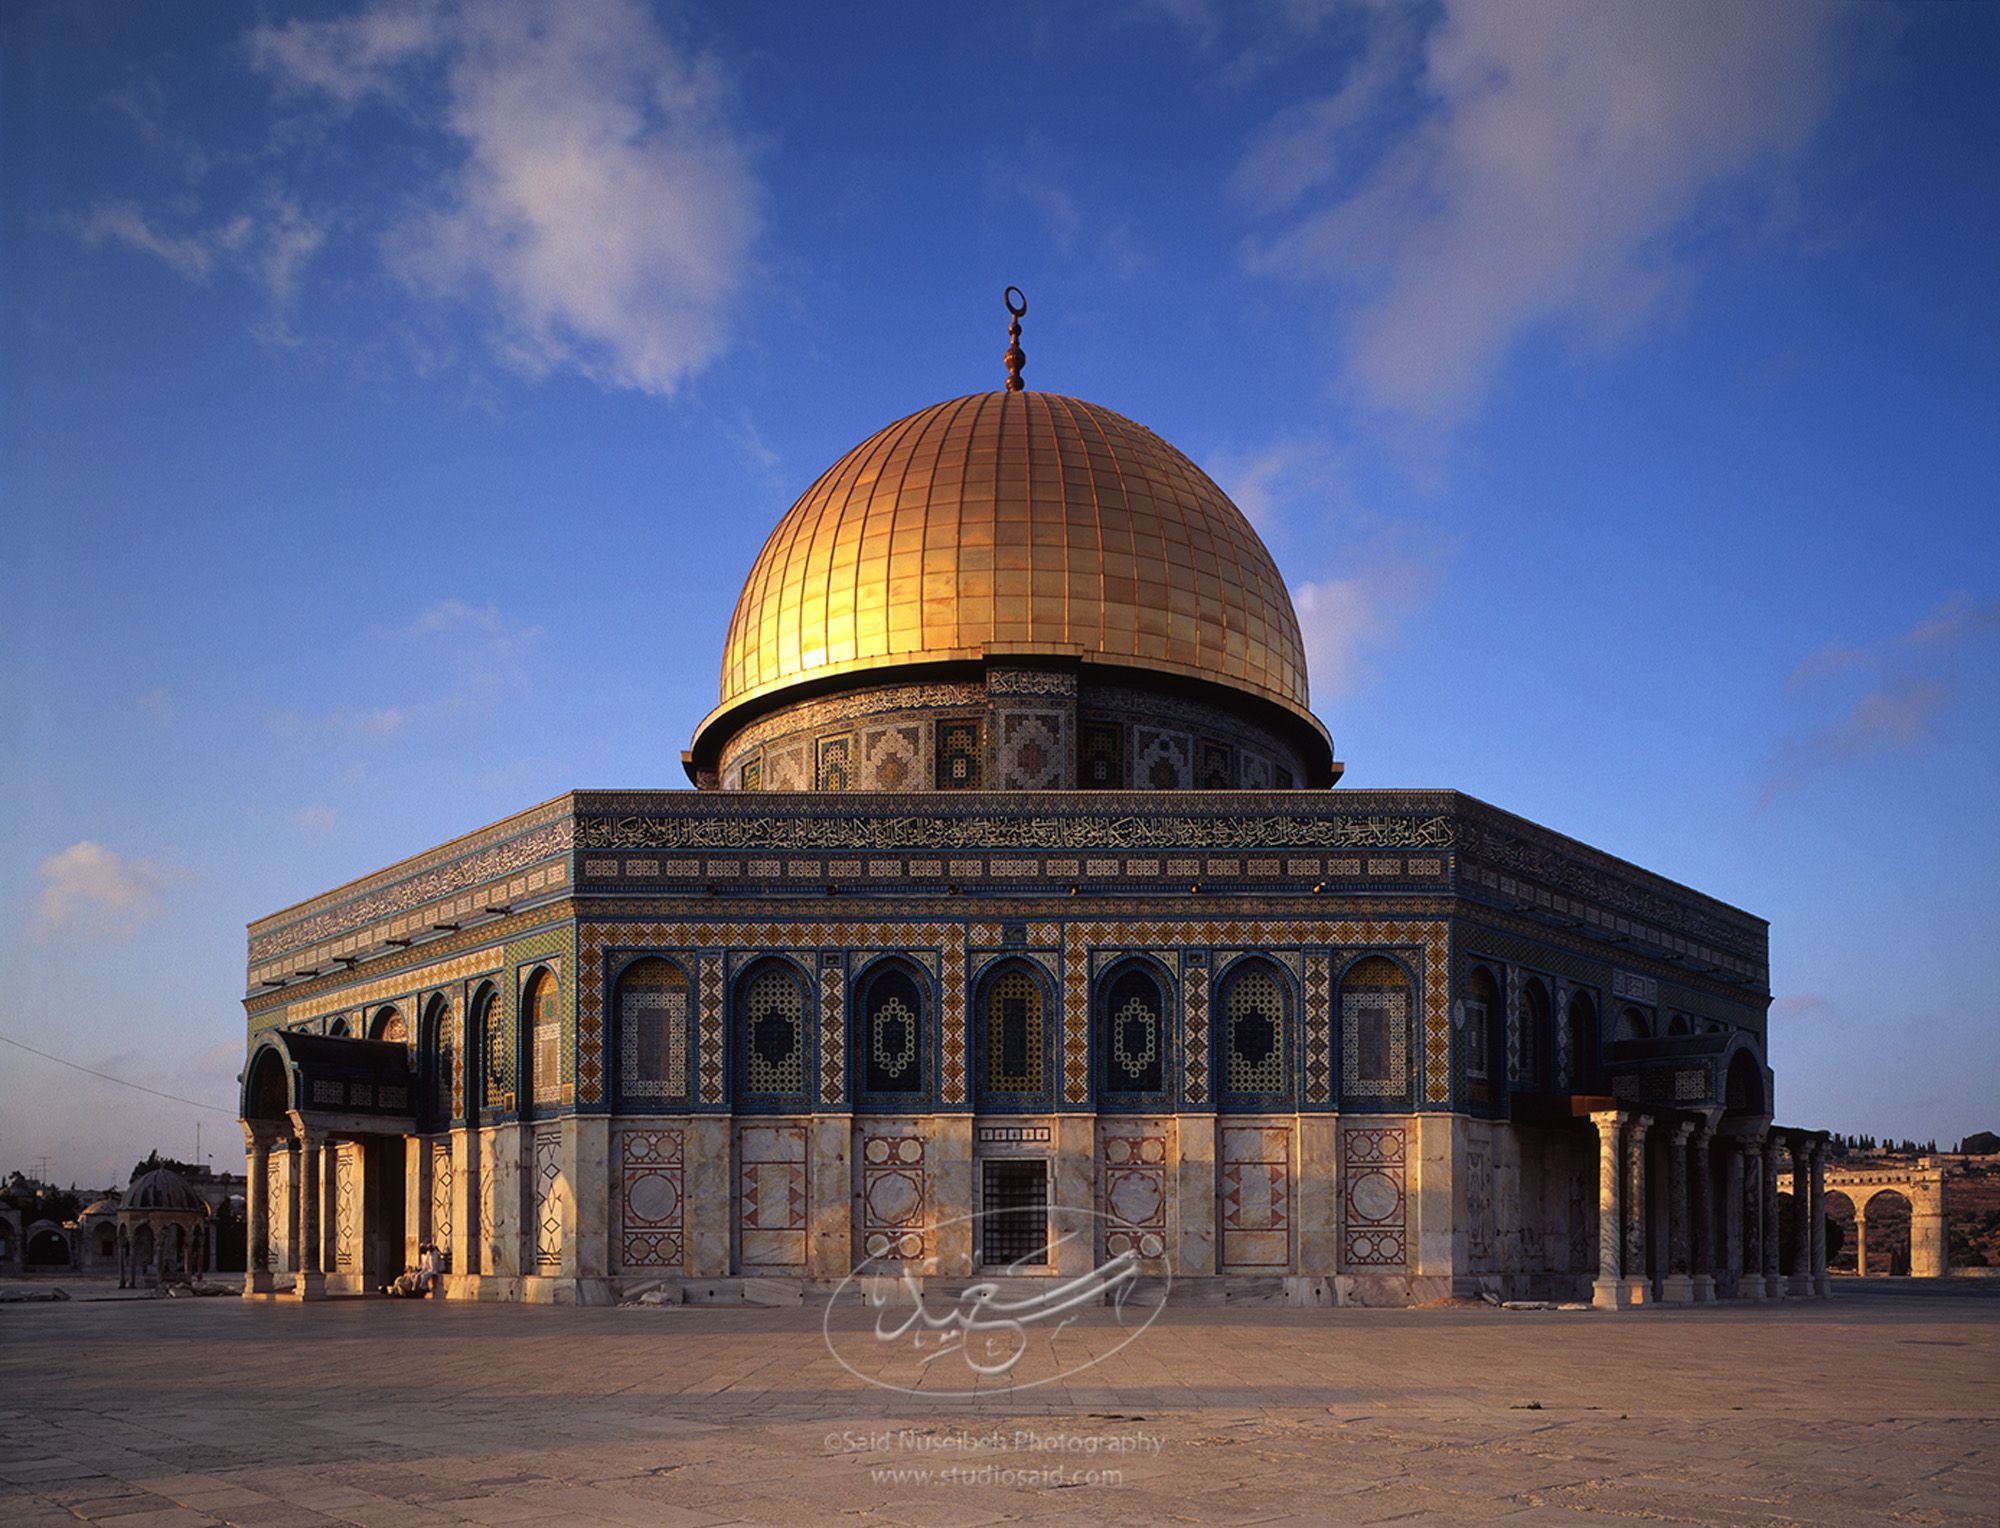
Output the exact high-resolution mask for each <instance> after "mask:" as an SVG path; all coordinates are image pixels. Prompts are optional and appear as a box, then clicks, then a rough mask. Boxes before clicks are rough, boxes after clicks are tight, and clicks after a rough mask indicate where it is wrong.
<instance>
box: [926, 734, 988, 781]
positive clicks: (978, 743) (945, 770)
mask: <svg viewBox="0 0 2000 1528" xmlns="http://www.w3.org/2000/svg"><path fill="white" fill-rule="evenodd" d="M980 733H981V727H980V724H979V723H978V722H976V721H969V720H954V721H945V720H940V721H938V722H936V723H934V724H933V735H934V736H935V737H936V739H937V771H936V774H935V775H934V776H933V781H934V783H935V785H936V787H937V789H939V790H941V791H976V790H980V789H982V788H983V787H984V786H985V783H986V767H985V763H986V761H985V744H984V742H983V741H982V739H981V736H980Z"/></svg>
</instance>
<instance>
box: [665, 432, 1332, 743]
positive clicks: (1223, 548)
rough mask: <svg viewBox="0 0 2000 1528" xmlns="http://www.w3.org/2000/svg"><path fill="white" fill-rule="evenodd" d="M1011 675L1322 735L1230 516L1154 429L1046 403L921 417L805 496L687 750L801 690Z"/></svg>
mask: <svg viewBox="0 0 2000 1528" xmlns="http://www.w3.org/2000/svg"><path fill="white" fill-rule="evenodd" d="M1016 656H1028V657H1062V658H1070V659H1074V660H1081V661H1083V662H1085V663H1102V664H1110V665H1115V666H1119V667H1123V668H1128V669H1143V670H1153V671H1165V672H1167V673H1170V674H1174V675H1178V676H1181V677H1184V678H1191V679H1197V680H1202V681H1207V682H1209V683H1213V684H1219V685H1225V686H1228V687H1230V688H1232V689H1234V690H1237V691H1241V692H1246V693H1248V694H1250V695H1254V696H1257V697H1259V698H1261V699H1263V700H1265V701H1268V702H1271V703H1274V704H1275V705H1277V706H1279V707H1281V708H1282V709H1283V710H1284V711H1286V712H1289V713H1290V714H1291V715H1293V716H1295V717H1297V718H1298V719H1300V720H1302V721H1304V722H1305V723H1306V724H1307V725H1308V726H1309V727H1310V729H1311V730H1312V731H1313V732H1314V733H1317V734H1318V735H1319V736H1320V737H1322V738H1324V736H1325V732H1324V729H1322V728H1321V727H1320V725H1319V723H1318V722H1317V721H1316V720H1315V719H1314V718H1313V716H1312V713H1311V711H1310V710H1309V709H1308V708H1307V695H1306V667H1305V655H1304V649H1303V645H1302V643H1301V641H1300V638H1299V623H1298V617H1297V616H1296V615H1295V614H1294V613H1293V610H1292V601H1291V597H1290V596H1289V595H1288V594H1287V593H1286V592H1285V584H1284V580H1283V579H1282V578H1281V577H1280V576H1279V574H1278V569H1277V567H1276V565H1275V564H1274V563H1273V562H1272V561H1271V554H1270V553H1269V552H1268V551H1266V550H1265V548H1264V544H1263V542H1262V541H1260V540H1259V539H1258V537H1257V533H1256V531H1255V530H1253V529H1252V528H1251V525H1250V522H1249V521H1248V520H1246V519H1245V518H1244V517H1243V512H1242V511H1241V510H1239V509H1238V508H1237V507H1236V506H1235V505H1234V504H1232V503H1231V502H1230V501H1229V497H1228V495H1226V494H1225V493H1223V491H1222V490H1221V489H1220V488H1218V487H1216V485H1215V483H1214V482H1213V481H1212V480H1211V479H1210V478H1209V477H1208V475H1207V474H1206V473H1204V472H1203V471H1202V470H1201V469H1200V468H1199V467H1197V466H1195V465H1194V463H1193V462H1191V461H1189V460H1188V459H1187V458H1186V457H1185V456H1183V455H1181V453H1180V452H1179V451H1177V450H1175V449H1174V448H1173V447H1172V446H1170V445H1169V444H1167V442H1166V441H1164V440H1162V439H1160V437H1159V436H1157V435H1155V434H1154V433H1153V432H1152V431H1151V430H1148V429H1146V428H1145V427H1143V426H1142V425H1138V424H1134V423H1133V422H1132V421H1131V420H1129V419H1127V418H1125V417H1124V416H1123V415H1120V414H1114V413H1112V412H1111V410H1109V409H1105V408H1099V407H1098V406H1097V405H1096V404H1093V403H1085V402H1083V401H1081V400H1080V399H1076V398H1065V397H1062V396H1061V395H1059V394H1055V393H1040V392H989V393H975V394H973V395H971V396H970V397H965V398H955V399H952V400H951V401H949V402H946V403H939V404H935V405H933V406H932V407H930V408H927V409H924V410H923V411H922V412H920V413H916V414H912V415H910V416H909V417H908V418H907V419H902V420H898V421H897V422H896V423H894V424H892V425H889V426H888V427H887V428H885V429H882V430H879V431H877V432H876V433H875V434H874V435H872V436H870V437H869V438H868V439H867V440H864V441H863V442H862V443H861V444H860V445H858V446H856V447H855V448H854V449H853V450H851V451H849V452H848V453H847V454H846V455H845V456H843V457H841V459H840V460H839V461H837V462H835V463H834V464H833V465H832V466H831V467H829V468H828V469H827V470H826V472H825V473H823V474H822V475H821V476H820V479H819V481H818V482H816V483H814V484H813V485H812V487H811V488H809V489H807V490H806V492H805V494H804V495H803V496H802V497H801V498H800V499H799V501H798V502H797V503H796V504H794V505H793V506H792V508H791V510H790V512H788V513H787V514H786V515H785V517H784V519H782V520H780V521H779V522H778V525H777V528H776V529H775V530H773V531H772V532H771V535H770V538H769V539H768V540H767V541H766V542H765V543H764V548H763V550H762V551H761V552H759V553H758V555H757V561H756V563H755V565H754V566H753V567H752V568H751V570H750V576H749V578H748V579H747V580H746V581H745V583H744V586H743V593H742V595H741V596H740V597H739V598H738V599H737V602H736V612H735V614H734V615H733V616H732V617H731V619H730V622H729V638H728V642H727V644H726V645H725V647H724V649H723V655H722V696H721V704H720V705H719V706H718V707H717V708H716V710H715V711H714V712H712V713H710V715H709V717H708V718H707V720H705V721H704V722H703V723H702V726H701V728H700V733H701V734H709V735H712V734H711V729H712V728H713V727H714V726H715V724H716V723H717V722H719V721H720V720H721V719H722V718H723V717H724V716H725V715H726V714H733V713H738V712H740V711H741V710H743V708H745V707H746V706H753V707H754V708H755V709H762V704H761V703H763V702H766V701H767V700H768V698H769V697H770V696H771V695H772V694H773V693H774V692H777V691H781V690H784V689H787V688H789V687H791V686H794V685H801V684H807V683H812V684H814V687H815V688H818V687H819V685H818V681H823V680H825V679H828V678H831V677H834V676H839V675H846V674H855V673H861V672H864V671H868V670H875V669H884V668H892V667H893V668H903V667H906V666H910V665H918V664H931V663H941V662H958V661H965V660H977V659H982V658H995V657H1016ZM698 746H699V745H698Z"/></svg>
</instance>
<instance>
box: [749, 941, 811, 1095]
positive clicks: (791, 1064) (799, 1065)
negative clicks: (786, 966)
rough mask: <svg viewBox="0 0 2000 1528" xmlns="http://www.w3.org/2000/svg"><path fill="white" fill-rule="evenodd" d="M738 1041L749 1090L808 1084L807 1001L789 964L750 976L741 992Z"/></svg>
mask: <svg viewBox="0 0 2000 1528" xmlns="http://www.w3.org/2000/svg"><path fill="white" fill-rule="evenodd" d="M742 1003H743V1010H742V1014H741V1017H740V1020H739V1022H740V1024H741V1028H740V1029H739V1030H738V1032H737V1043H738V1044H739V1045H740V1046H741V1048H742V1049H741V1053H742V1058H743V1069H742V1073H741V1076H742V1080H743V1085H744V1087H745V1089H746V1090H747V1091H748V1092H750V1093H753V1094H754V1093H764V1094H772V1093H780V1094H783V1093H798V1092H801V1091H803V1089H804V1087H805V1071H804V1067H805V1023H806V1016H805V1004H804V1000H803V998H802V996H801V994H800V992H799V984H798V982H797V980H795V978H794V976H793V973H792V972H790V971H789V970H779V969H776V968H769V967H767V968H766V969H764V970H762V971H760V972H758V973H757V974H756V975H754V976H752V977H751V978H750V983H749V986H748V987H747V988H745V989H744V992H743V996H742Z"/></svg>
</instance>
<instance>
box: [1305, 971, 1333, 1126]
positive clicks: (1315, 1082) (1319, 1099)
mask: <svg viewBox="0 0 2000 1528" xmlns="http://www.w3.org/2000/svg"><path fill="white" fill-rule="evenodd" d="M1331 987H1332V977H1331V972H1330V962H1329V961H1328V959H1327V957H1326V956H1324V955H1308V956H1307V957H1306V1102H1307V1103H1309V1104H1326V1103H1332V1102H1333V1059H1332V1033H1331V1031H1332V1021H1333V1013H1332V997H1331Z"/></svg>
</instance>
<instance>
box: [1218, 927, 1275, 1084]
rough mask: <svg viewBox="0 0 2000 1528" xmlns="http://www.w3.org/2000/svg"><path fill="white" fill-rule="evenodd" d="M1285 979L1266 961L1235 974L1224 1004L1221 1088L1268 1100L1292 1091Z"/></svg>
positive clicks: (1231, 977)
mask: <svg viewBox="0 0 2000 1528" xmlns="http://www.w3.org/2000/svg"><path fill="white" fill-rule="evenodd" d="M1287 996H1288V995H1287V992H1286V988H1285V983H1284V981H1283V979H1282V978H1281V977H1280V976H1279V975H1278V973H1277V972H1276V971H1275V970H1274V969H1272V967H1271V966H1269V965H1268V964H1266V963H1265V962H1263V961H1251V962H1248V963H1247V964H1244V965H1241V966H1238V967H1237V968H1236V970H1235V971H1233V972H1232V973H1231V974H1230V977H1229V985H1228V988H1227V990H1226V993H1225V996H1224V998H1223V1003H1222V1014H1223V1020H1222V1090H1223V1092H1224V1093H1225V1094H1227V1095H1230V1096H1233V1097H1235V1098H1239V1099H1248V1100H1257V1101H1262V1102H1268V1101H1271V1100H1274V1099H1277V1098H1280V1097H1282V1096H1283V1095H1284V1094H1286V1093H1288V1092H1290V1090H1291V1077H1290V1069H1289V1068H1288V1067H1287V1066H1286V1064H1285V1062H1286V1057H1287V1055H1288V1054H1289V1053H1290V1050H1291V1045H1290V1033H1289V1030H1290V1026H1289V1025H1288V1024H1287V1022H1286V1020H1287V1017H1288V1014H1287V1009H1288V1007H1289V1003H1288V1001H1287Z"/></svg>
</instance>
